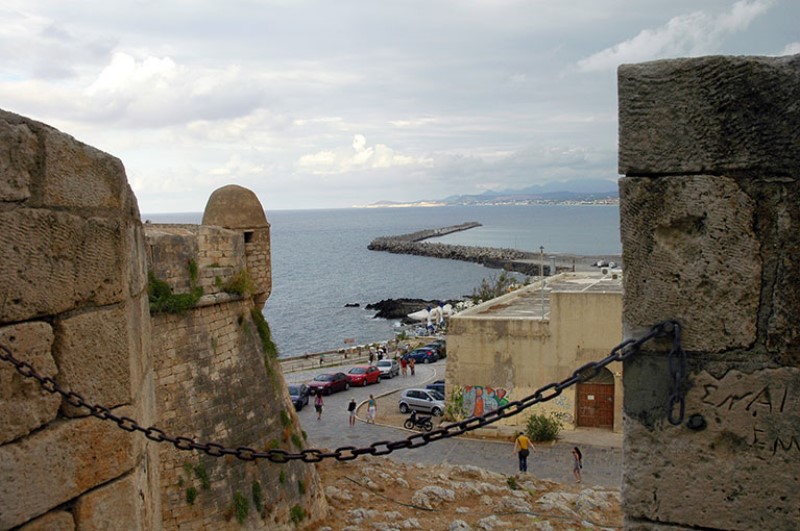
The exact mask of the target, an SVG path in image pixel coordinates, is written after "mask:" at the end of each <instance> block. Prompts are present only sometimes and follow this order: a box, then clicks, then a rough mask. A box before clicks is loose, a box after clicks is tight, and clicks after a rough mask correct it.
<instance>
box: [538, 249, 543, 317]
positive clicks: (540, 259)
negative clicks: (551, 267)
mask: <svg viewBox="0 0 800 531" xmlns="http://www.w3.org/2000/svg"><path fill="white" fill-rule="evenodd" d="M539 273H541V275H542V283H541V285H540V287H541V293H542V321H544V245H540V246H539Z"/></svg>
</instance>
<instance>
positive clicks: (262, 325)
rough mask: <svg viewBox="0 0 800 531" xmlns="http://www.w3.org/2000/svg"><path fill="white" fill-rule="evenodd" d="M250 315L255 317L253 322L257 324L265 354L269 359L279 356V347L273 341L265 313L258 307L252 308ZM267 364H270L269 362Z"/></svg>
mask: <svg viewBox="0 0 800 531" xmlns="http://www.w3.org/2000/svg"><path fill="white" fill-rule="evenodd" d="M250 315H251V317H252V318H253V322H254V323H255V324H256V330H258V337H260V338H261V348H262V349H263V350H264V356H266V357H267V360H269V359H275V358H277V357H278V347H276V346H275V343H273V341H272V332H271V331H270V329H269V324H268V323H267V320H266V319H265V318H264V314H263V313H261V310H259V309H258V308H253V309H252V310H250ZM267 365H268V366H269V364H267Z"/></svg>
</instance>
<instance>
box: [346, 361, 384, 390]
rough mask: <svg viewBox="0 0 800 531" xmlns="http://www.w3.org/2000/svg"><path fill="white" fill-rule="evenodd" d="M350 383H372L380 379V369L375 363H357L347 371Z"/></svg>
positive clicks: (364, 384)
mask: <svg viewBox="0 0 800 531" xmlns="http://www.w3.org/2000/svg"><path fill="white" fill-rule="evenodd" d="M347 379H348V381H349V382H350V385H353V386H355V385H363V386H366V385H367V384H374V383H378V382H380V381H381V371H380V369H378V368H377V367H376V366H375V365H357V366H355V367H353V368H352V369H350V370H349V371H347Z"/></svg>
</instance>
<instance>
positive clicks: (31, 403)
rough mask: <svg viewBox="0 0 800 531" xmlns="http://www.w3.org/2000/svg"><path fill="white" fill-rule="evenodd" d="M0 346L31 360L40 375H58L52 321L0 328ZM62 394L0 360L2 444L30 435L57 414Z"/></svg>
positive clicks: (18, 357) (0, 441) (16, 356)
mask: <svg viewBox="0 0 800 531" xmlns="http://www.w3.org/2000/svg"><path fill="white" fill-rule="evenodd" d="M0 345H3V346H4V347H6V348H8V349H9V350H10V351H11V354H13V355H14V357H15V358H17V359H19V360H20V361H24V362H27V363H30V364H31V365H32V366H33V367H34V369H36V372H37V373H39V374H40V375H41V376H49V377H51V378H52V377H53V376H55V375H56V372H57V369H56V363H55V361H54V360H53V356H52V355H51V353H50V348H51V347H52V345H53V330H52V328H51V327H50V325H49V324H47V323H44V322H40V323H25V324H18V325H12V326H7V327H4V328H0ZM60 404H61V397H60V396H59V395H56V394H52V393H48V392H47V391H45V390H43V389H42V388H41V386H40V385H39V382H38V381H36V380H35V379H33V378H26V377H24V376H22V375H21V374H19V373H18V372H17V370H16V369H15V368H14V366H13V365H11V364H10V363H6V362H0V444H3V443H5V442H8V441H13V440H14V439H16V438H18V437H22V436H23V435H27V434H28V433H30V432H31V431H32V430H35V429H36V428H38V427H40V426H42V425H44V424H46V423H48V422H50V421H51V420H53V419H54V418H56V415H57V414H58V406H59V405H60Z"/></svg>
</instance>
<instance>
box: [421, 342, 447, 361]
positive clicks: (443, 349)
mask: <svg viewBox="0 0 800 531" xmlns="http://www.w3.org/2000/svg"><path fill="white" fill-rule="evenodd" d="M423 348H436V353H437V354H439V358H441V359H444V358H446V357H447V341H446V340H444V339H436V340H434V341H431V342H430V343H428V344H427V345H423Z"/></svg>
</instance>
